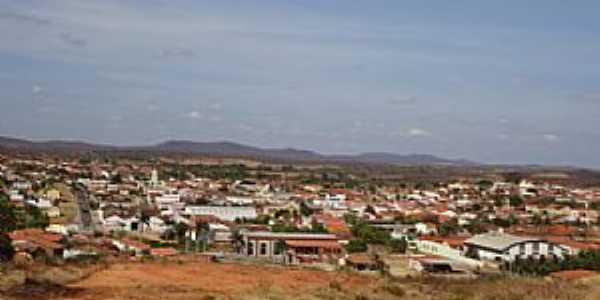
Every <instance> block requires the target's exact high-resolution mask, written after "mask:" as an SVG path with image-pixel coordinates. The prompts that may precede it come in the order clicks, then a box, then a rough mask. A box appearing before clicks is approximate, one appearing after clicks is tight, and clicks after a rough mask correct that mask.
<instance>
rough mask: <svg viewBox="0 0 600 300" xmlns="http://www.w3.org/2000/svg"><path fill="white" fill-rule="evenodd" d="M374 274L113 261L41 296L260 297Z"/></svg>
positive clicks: (361, 282) (353, 282)
mask: <svg viewBox="0 0 600 300" xmlns="http://www.w3.org/2000/svg"><path fill="white" fill-rule="evenodd" d="M372 280H373V279H372V278H369V277H365V276H359V275H354V274H345V273H330V272H324V271H316V270H315V271H313V270H306V269H284V268H279V267H264V266H251V265H233V264H216V263H199V262H193V263H190V262H186V263H183V264H179V263H176V262H168V263H167V262H151V263H126V264H116V265H113V266H111V267H109V268H108V269H106V270H103V271H100V272H98V273H95V274H93V275H91V276H90V277H88V278H87V279H84V280H83V281H80V282H78V283H75V284H71V285H68V286H67V289H66V290H65V291H62V292H61V293H58V294H56V295H46V297H45V298H44V299H56V300H58V299H65V300H66V299H86V300H88V299H89V300H92V299H94V300H96V299H260V298H262V297H261V296H260V295H261V294H264V295H272V294H277V293H278V292H281V293H282V294H285V295H289V296H296V297H300V296H302V294H303V293H305V292H312V291H315V290H317V289H320V288H327V287H329V286H330V283H331V282H339V283H341V284H343V285H344V287H346V288H349V289H352V288H359V287H363V286H365V285H366V286H368V285H369V283H370V282H371V281H372Z"/></svg>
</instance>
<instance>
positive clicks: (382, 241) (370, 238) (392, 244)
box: [346, 215, 407, 253]
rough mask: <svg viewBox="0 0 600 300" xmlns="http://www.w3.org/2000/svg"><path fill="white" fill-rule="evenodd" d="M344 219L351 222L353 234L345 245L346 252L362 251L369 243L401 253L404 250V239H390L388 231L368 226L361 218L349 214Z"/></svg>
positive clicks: (405, 244)
mask: <svg viewBox="0 0 600 300" xmlns="http://www.w3.org/2000/svg"><path fill="white" fill-rule="evenodd" d="M346 221H347V222H348V223H349V224H352V235H353V236H354V239H352V240H350V242H349V243H348V245H346V250H347V251H348V252H350V253H355V252H364V251H366V250H367V248H368V245H369V244H372V245H382V246H385V247H386V248H388V249H389V250H390V251H392V252H401V253H403V252H405V251H406V248H407V242H406V240H404V239H401V240H398V239H392V237H391V235H390V233H389V232H388V231H385V230H383V229H378V228H375V227H373V226H370V225H369V224H367V223H366V222H364V221H363V220H360V219H358V218H356V217H354V216H351V215H347V216H346Z"/></svg>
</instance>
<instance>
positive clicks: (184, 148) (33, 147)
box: [0, 137, 477, 166]
mask: <svg viewBox="0 0 600 300" xmlns="http://www.w3.org/2000/svg"><path fill="white" fill-rule="evenodd" d="M2 149H3V150H8V151H16V152H49V153H52V152H69V153H85V152H113V151H143V152H147V153H157V154H159V153H160V154H165V153H166V154H191V155H206V156H216V157H236V158H252V159H265V160H277V161H291V162H359V163H380V164H395V165H453V166H473V165H477V163H474V162H471V161H468V160H462V159H459V160H453V159H445V158H440V157H437V156H433V155H427V154H407V155H401V154H394V153H378V152H372V153H362V154H356V155H326V154H321V153H318V152H314V151H308V150H299V149H293V148H281V149H270V148H258V147H253V146H248V145H243V144H238V143H233V142H192V141H185V140H172V141H166V142H163V143H159V144H156V145H149V146H113V145H102V144H92V143H86V142H79V141H64V140H49V141H30V140H25V139H18V138H12V137H0V150H2Z"/></svg>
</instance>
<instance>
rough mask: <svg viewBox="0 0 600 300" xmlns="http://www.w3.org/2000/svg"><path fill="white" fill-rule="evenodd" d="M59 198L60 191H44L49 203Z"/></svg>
mask: <svg viewBox="0 0 600 300" xmlns="http://www.w3.org/2000/svg"><path fill="white" fill-rule="evenodd" d="M60 196H61V194H60V191H59V190H57V189H49V190H48V191H46V198H48V200H50V201H56V200H59V199H60Z"/></svg>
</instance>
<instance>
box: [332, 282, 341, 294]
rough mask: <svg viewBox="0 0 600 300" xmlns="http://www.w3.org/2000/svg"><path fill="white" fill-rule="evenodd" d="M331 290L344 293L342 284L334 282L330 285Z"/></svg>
mask: <svg viewBox="0 0 600 300" xmlns="http://www.w3.org/2000/svg"><path fill="white" fill-rule="evenodd" d="M329 288H330V289H332V290H335V291H338V292H341V291H342V289H343V288H342V284H340V283H339V282H338V281H332V282H330V283H329Z"/></svg>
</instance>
